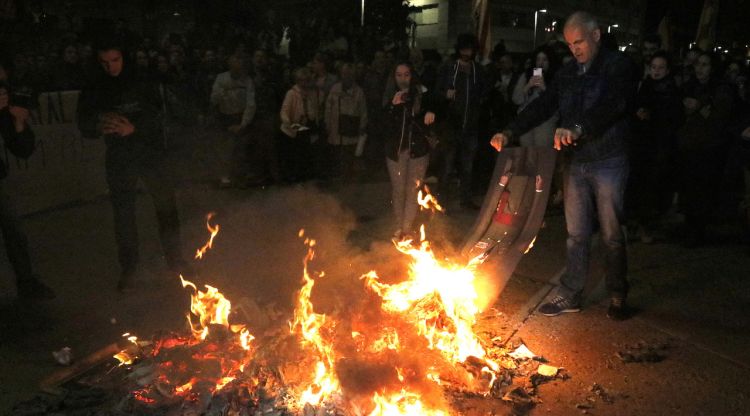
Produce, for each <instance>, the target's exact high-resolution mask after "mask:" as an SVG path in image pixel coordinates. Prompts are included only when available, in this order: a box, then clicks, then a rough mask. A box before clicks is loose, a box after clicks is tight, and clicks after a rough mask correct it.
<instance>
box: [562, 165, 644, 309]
mask: <svg viewBox="0 0 750 416" xmlns="http://www.w3.org/2000/svg"><path fill="white" fill-rule="evenodd" d="M629 171H630V168H629V164H628V158H627V157H626V156H618V157H614V158H610V159H606V160H601V161H596V162H587V163H573V164H571V165H570V166H569V167H568V168H567V169H566V172H565V221H566V223H567V228H568V241H567V250H568V262H567V271H566V272H565V274H564V275H563V277H562V279H561V280H560V283H561V285H560V288H559V290H558V294H560V295H562V296H565V297H579V296H580V295H581V292H582V291H583V287H584V285H585V283H586V277H587V274H588V269H589V251H590V246H591V236H592V234H593V233H594V231H595V225H596V218H597V217H595V215H598V220H599V230H600V232H601V238H602V242H603V249H604V277H605V281H606V284H607V290H608V291H609V293H610V294H611V295H612V296H622V297H625V296H626V295H627V292H628V282H627V279H626V274H627V255H626V251H625V243H626V241H625V234H624V232H623V229H622V224H623V221H624V215H623V206H624V202H623V201H624V195H625V184H626V183H627V180H628V173H629Z"/></svg>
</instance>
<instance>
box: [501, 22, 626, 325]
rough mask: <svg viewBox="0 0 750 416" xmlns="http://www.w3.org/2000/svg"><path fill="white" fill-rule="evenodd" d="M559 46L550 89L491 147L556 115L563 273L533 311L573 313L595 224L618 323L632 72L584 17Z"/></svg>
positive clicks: (623, 265) (622, 314)
mask: <svg viewBox="0 0 750 416" xmlns="http://www.w3.org/2000/svg"><path fill="white" fill-rule="evenodd" d="M564 35H565V41H566V42H567V43H568V46H569V47H570V50H571V51H572V52H573V55H574V57H575V60H574V61H571V62H570V63H568V64H567V65H566V66H565V67H563V68H562V69H561V70H560V71H559V72H558V75H557V76H556V77H555V80H554V82H553V83H552V85H551V86H550V87H549V88H547V90H546V91H545V93H544V94H542V95H541V96H540V97H539V98H538V99H537V100H535V101H534V102H532V103H531V104H530V105H529V106H528V107H526V108H525V109H524V110H523V111H522V112H521V113H520V114H519V115H518V118H517V119H516V120H515V122H513V123H511V124H510V125H509V126H508V127H507V128H506V130H504V131H503V132H501V133H497V134H495V136H494V137H493V138H492V141H491V144H492V145H493V146H494V147H495V148H496V149H497V150H498V151H500V150H502V148H503V146H505V145H507V144H508V142H509V140H510V139H511V138H515V137H518V136H520V135H521V134H523V133H525V132H526V131H528V130H529V129H531V128H532V127H534V126H536V125H538V124H540V123H542V122H543V121H545V120H547V119H548V118H549V117H550V116H552V115H553V114H554V113H555V112H556V111H559V112H560V128H558V129H557V130H556V131H555V137H554V143H555V148H556V149H558V150H561V149H563V148H565V149H566V150H568V152H567V153H568V155H566V156H569V158H568V159H569V160H568V161H567V162H568V163H567V166H566V167H567V169H566V175H565V190H566V192H565V219H566V223H567V229H568V241H567V252H568V253H567V270H566V272H565V274H564V275H563V277H562V279H561V280H560V287H559V288H558V292H557V296H555V297H554V298H553V299H552V300H551V301H550V302H549V303H546V304H544V305H542V306H541V307H540V308H539V311H540V312H541V313H542V314H544V315H548V316H555V315H559V314H561V313H564V312H578V311H579V310H580V305H581V293H582V291H583V287H584V284H585V281H586V274H587V271H588V266H589V249H590V243H591V235H592V234H593V232H594V228H595V223H596V220H597V218H596V217H595V214H598V222H599V226H600V232H601V236H602V241H603V243H604V250H605V279H606V284H607V289H608V290H609V292H610V295H611V303H610V308H609V311H608V313H607V315H608V316H609V317H611V318H612V319H615V320H620V319H625V318H626V317H627V312H626V308H625V297H626V296H627V292H628V283H627V279H626V273H627V259H626V251H625V236H624V233H623V230H622V227H621V226H622V221H623V199H624V193H625V184H626V182H627V178H628V173H629V165H628V158H627V152H626V141H627V138H628V136H629V129H630V126H629V124H630V123H629V117H628V116H629V114H630V112H631V107H632V102H633V99H634V96H635V90H636V85H635V82H634V77H633V74H632V68H633V67H632V65H629V64H628V62H627V58H626V57H624V56H623V55H620V54H619V53H617V52H611V51H609V50H606V49H602V48H600V39H601V31H600V29H599V25H598V23H597V21H596V19H595V18H594V17H593V16H592V15H590V14H588V13H586V12H576V13H574V14H572V15H571V16H570V17H569V18H568V20H567V22H566V23H565V30H564Z"/></svg>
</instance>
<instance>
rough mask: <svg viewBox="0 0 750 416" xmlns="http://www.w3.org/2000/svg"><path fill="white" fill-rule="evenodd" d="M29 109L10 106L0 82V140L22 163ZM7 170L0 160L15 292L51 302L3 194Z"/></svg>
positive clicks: (29, 143) (1, 207)
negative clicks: (35, 270) (14, 276)
mask: <svg viewBox="0 0 750 416" xmlns="http://www.w3.org/2000/svg"><path fill="white" fill-rule="evenodd" d="M28 120H29V109H28V108H23V107H19V106H16V105H13V103H12V102H11V90H10V86H9V85H8V84H7V83H6V82H4V81H0V138H1V139H2V141H3V147H4V148H5V149H7V150H8V151H10V153H11V154H13V155H14V156H15V157H18V158H22V159H26V158H28V157H29V156H31V154H32V153H33V152H34V139H35V138H34V132H33V131H32V130H31V127H30V126H29V124H28ZM7 176H8V168H7V166H5V163H4V162H3V159H2V158H0V231H1V232H2V234H3V240H4V243H5V244H4V245H5V251H6V253H7V255H8V260H9V261H10V264H11V266H12V267H13V271H14V272H15V274H16V289H17V292H18V297H19V298H22V299H54V298H55V292H54V291H53V290H52V289H51V288H49V287H48V286H47V285H46V284H44V283H43V282H42V280H41V279H40V278H39V276H38V275H36V274H35V273H34V269H33V266H32V265H31V255H30V254H29V242H28V240H27V238H26V234H25V233H24V231H23V227H22V226H21V219H20V218H18V214H17V213H16V210H15V207H14V206H13V203H12V201H11V199H10V195H8V194H7V192H6V190H5V185H4V179H5V178H6V177H7Z"/></svg>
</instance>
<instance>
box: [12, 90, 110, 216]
mask: <svg viewBox="0 0 750 416" xmlns="http://www.w3.org/2000/svg"><path fill="white" fill-rule="evenodd" d="M79 95H80V91H55V92H45V93H42V94H40V95H39V106H38V109H35V110H33V111H32V115H31V128H32V129H33V131H34V133H35V135H36V150H35V152H34V154H33V155H31V157H30V158H28V159H19V158H16V157H15V156H13V155H12V154H11V153H10V152H9V151H7V149H4V148H2V149H1V150H2V152H1V153H0V157H2V159H3V161H4V162H5V164H6V166H8V172H9V175H8V177H7V178H6V179H5V182H6V189H7V190H8V192H9V193H10V194H11V198H12V199H13V201H14V202H15V204H16V206H17V208H18V211H19V213H20V214H21V215H25V214H31V213H35V212H40V211H45V210H49V209H54V208H56V207H60V206H66V205H68V204H72V203H75V202H78V201H86V200H91V199H95V198H97V197H99V196H101V195H103V194H105V193H106V191H107V187H106V182H105V178H104V142H103V141H102V140H91V139H86V138H83V137H81V133H80V132H79V131H78V128H77V126H76V110H77V106H78V96H79ZM0 146H1V144H0Z"/></svg>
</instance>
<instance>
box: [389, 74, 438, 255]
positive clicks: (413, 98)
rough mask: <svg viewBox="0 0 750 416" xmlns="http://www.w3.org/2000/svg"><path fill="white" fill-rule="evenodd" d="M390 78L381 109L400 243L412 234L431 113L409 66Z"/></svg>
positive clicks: (427, 163)
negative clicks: (392, 87) (388, 92)
mask: <svg viewBox="0 0 750 416" xmlns="http://www.w3.org/2000/svg"><path fill="white" fill-rule="evenodd" d="M393 77H394V81H395V83H394V84H395V85H396V92H395V93H394V94H393V96H392V97H390V98H389V99H388V101H387V102H386V105H385V113H386V116H385V126H384V127H385V132H386V133H385V155H386V164H387V166H388V174H389V176H390V178H391V186H392V188H393V193H392V199H391V203H392V204H393V212H394V215H395V217H396V227H397V228H396V232H395V234H394V238H395V239H399V240H400V239H402V238H404V237H406V236H407V235H409V234H410V233H412V232H413V231H414V230H413V229H412V226H413V223H414V219H415V218H416V216H417V210H418V204H417V193H418V187H419V185H421V183H422V182H423V181H424V176H425V172H426V171H427V166H428V165H429V162H430V156H429V153H430V148H431V145H430V142H429V140H428V137H427V134H426V126H429V125H430V124H432V123H433V122H434V121H435V113H433V112H432V111H429V107H431V104H430V102H429V99H428V98H427V97H428V96H427V94H426V89H425V88H423V87H422V85H421V84H420V83H419V81H417V79H416V72H415V71H414V67H413V66H412V65H411V64H410V63H408V62H403V63H400V64H398V65H396V67H395V69H394V71H393Z"/></svg>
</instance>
